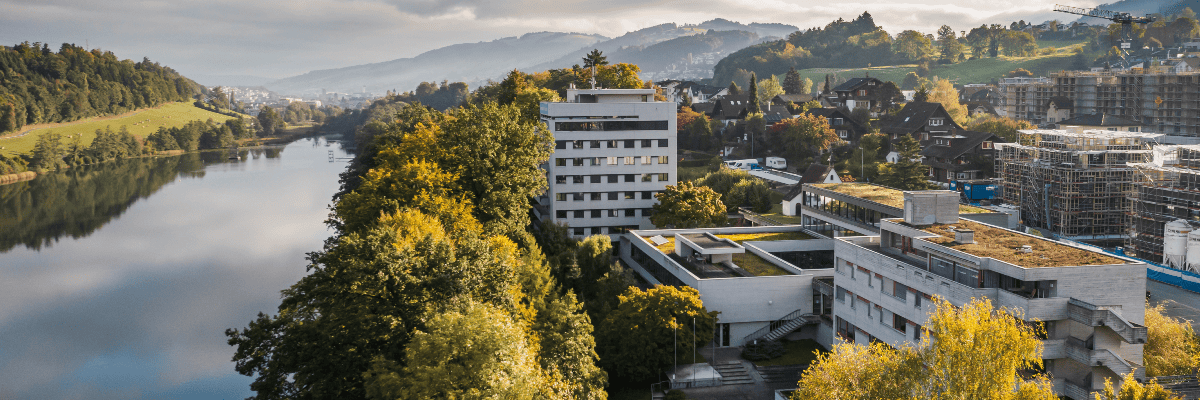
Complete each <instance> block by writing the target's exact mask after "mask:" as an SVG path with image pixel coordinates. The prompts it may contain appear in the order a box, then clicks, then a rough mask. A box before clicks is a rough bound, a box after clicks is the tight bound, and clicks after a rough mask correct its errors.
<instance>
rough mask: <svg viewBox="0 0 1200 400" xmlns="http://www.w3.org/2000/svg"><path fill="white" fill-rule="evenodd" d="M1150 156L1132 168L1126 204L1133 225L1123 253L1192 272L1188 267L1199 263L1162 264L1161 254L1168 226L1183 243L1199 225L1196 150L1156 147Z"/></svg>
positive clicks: (1199, 148) (1199, 149)
mask: <svg viewBox="0 0 1200 400" xmlns="http://www.w3.org/2000/svg"><path fill="white" fill-rule="evenodd" d="M1154 153H1155V154H1154V157H1153V158H1152V159H1151V160H1148V161H1147V162H1144V163H1139V164H1134V165H1133V166H1134V167H1135V168H1137V175H1135V177H1134V178H1135V179H1136V180H1137V182H1136V183H1135V190H1134V191H1133V192H1132V193H1131V196H1130V202H1129V203H1130V208H1129V215H1130V216H1131V217H1132V218H1133V221H1132V224H1131V225H1132V232H1131V233H1130V235H1129V241H1128V243H1127V244H1126V253H1128V254H1130V255H1134V256H1136V257H1138V258H1142V259H1145V260H1149V261H1153V262H1156V263H1163V264H1164V265H1168V266H1171V267H1175V268H1179V269H1185V270H1192V271H1195V268H1190V267H1189V264H1198V263H1200V260H1190V262H1185V261H1184V260H1182V259H1180V260H1166V259H1164V257H1163V253H1164V244H1165V243H1167V242H1172V241H1171V240H1169V239H1170V238H1167V237H1166V236H1167V233H1166V232H1167V228H1168V226H1169V225H1171V224H1174V225H1178V226H1172V227H1173V228H1175V229H1173V230H1172V232H1173V233H1175V234H1176V235H1177V236H1178V235H1182V236H1183V237H1184V238H1185V240H1187V239H1186V238H1187V237H1188V234H1189V233H1190V232H1192V231H1195V229H1194V227H1195V226H1196V225H1200V146H1197V145H1191V146H1157V147H1155V149H1154ZM1179 220H1183V221H1180V222H1178V223H1176V222H1175V221H1179ZM1187 245H1190V243H1187V244H1185V245H1184V246H1187ZM1179 256H1183V254H1179ZM1193 258H1196V257H1193Z"/></svg>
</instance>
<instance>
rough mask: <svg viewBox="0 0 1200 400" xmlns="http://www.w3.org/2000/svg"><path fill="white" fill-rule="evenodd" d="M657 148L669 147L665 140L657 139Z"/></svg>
mask: <svg viewBox="0 0 1200 400" xmlns="http://www.w3.org/2000/svg"><path fill="white" fill-rule="evenodd" d="M658 147H669V146H668V142H667V139H658Z"/></svg>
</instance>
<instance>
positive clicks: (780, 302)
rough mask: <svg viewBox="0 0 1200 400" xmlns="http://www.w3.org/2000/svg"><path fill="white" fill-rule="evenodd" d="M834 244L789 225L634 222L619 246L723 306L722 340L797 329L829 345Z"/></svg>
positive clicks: (655, 272)
mask: <svg viewBox="0 0 1200 400" xmlns="http://www.w3.org/2000/svg"><path fill="white" fill-rule="evenodd" d="M833 245H834V244H833V240H831V239H828V238H824V237H821V236H820V235H816V234H814V233H813V232H806V231H804V229H803V227H800V226H796V225H791V226H763V227H750V228H746V227H739V228H707V229H672V230H635V231H631V232H629V233H628V234H625V235H623V236H621V243H620V245H619V246H618V247H619V251H620V256H621V260H622V261H624V262H625V264H626V265H629V266H630V267H631V268H632V269H633V270H634V271H635V272H636V273H637V274H638V275H641V277H642V278H643V279H645V280H646V281H647V282H650V283H651V284H653V285H672V286H688V287H691V288H694V289H696V290H697V291H699V292H700V299H701V300H702V301H704V307H705V308H707V309H708V310H709V311H720V312H721V314H720V315H719V316H718V317H717V329H716V340H715V343H716V344H717V346H718V347H730V346H741V345H743V344H745V343H746V342H749V341H753V340H774V339H778V338H779V337H782V336H783V335H787V334H789V333H792V332H794V331H796V330H799V331H800V333H801V334H803V335H804V336H807V337H809V338H812V339H814V340H816V341H817V342H819V343H821V344H822V345H824V346H826V348H829V347H830V346H831V345H832V340H833V331H832V327H833V323H832V319H830V317H829V316H830V315H832V313H833V310H832V307H833V286H832V280H831V279H830V277H831V276H832V274H833V269H832V268H833Z"/></svg>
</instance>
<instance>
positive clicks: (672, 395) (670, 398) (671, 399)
mask: <svg viewBox="0 0 1200 400" xmlns="http://www.w3.org/2000/svg"><path fill="white" fill-rule="evenodd" d="M687 398H688V397H687V394H686V393H684V392H683V391H682V390H679V389H671V390H670V391H669V392H667V397H663V400H687Z"/></svg>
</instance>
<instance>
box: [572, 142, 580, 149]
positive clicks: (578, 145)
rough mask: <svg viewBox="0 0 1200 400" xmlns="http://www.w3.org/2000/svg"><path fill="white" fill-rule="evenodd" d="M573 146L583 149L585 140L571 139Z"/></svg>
mask: <svg viewBox="0 0 1200 400" xmlns="http://www.w3.org/2000/svg"><path fill="white" fill-rule="evenodd" d="M571 148H575V149H582V148H583V141H582V140H573V141H571Z"/></svg>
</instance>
